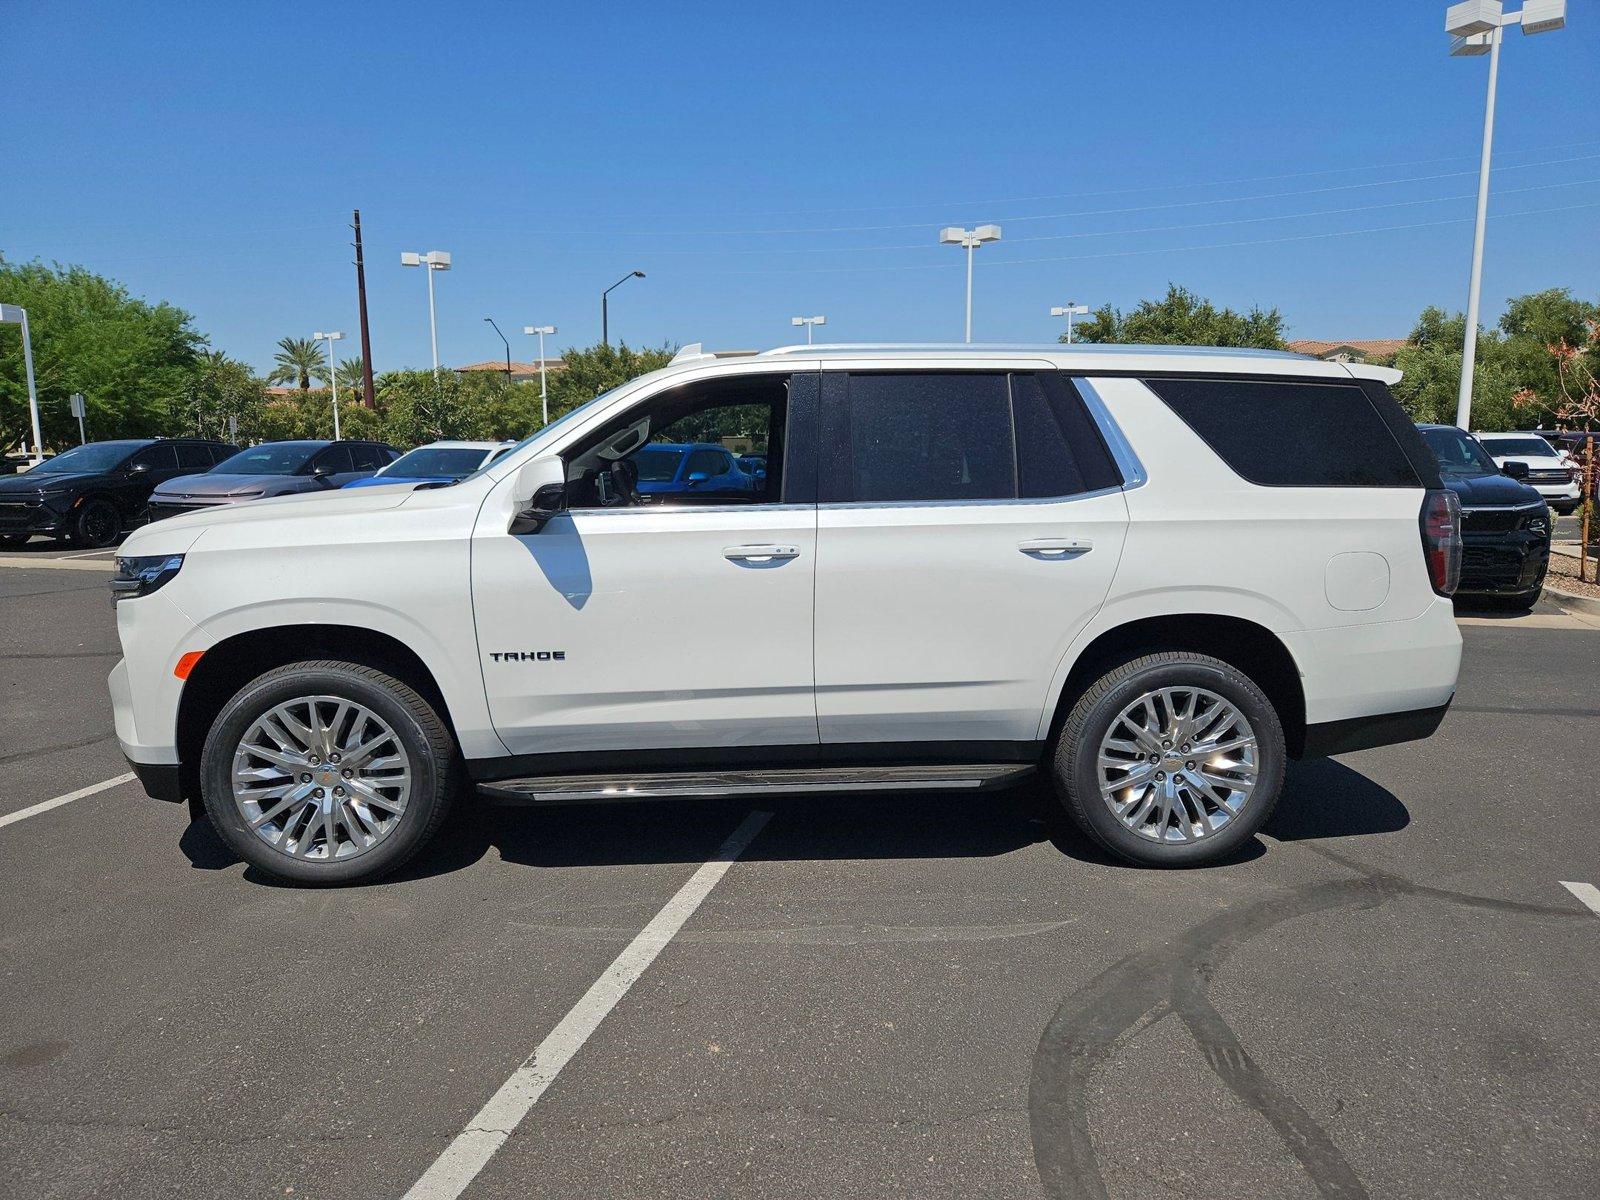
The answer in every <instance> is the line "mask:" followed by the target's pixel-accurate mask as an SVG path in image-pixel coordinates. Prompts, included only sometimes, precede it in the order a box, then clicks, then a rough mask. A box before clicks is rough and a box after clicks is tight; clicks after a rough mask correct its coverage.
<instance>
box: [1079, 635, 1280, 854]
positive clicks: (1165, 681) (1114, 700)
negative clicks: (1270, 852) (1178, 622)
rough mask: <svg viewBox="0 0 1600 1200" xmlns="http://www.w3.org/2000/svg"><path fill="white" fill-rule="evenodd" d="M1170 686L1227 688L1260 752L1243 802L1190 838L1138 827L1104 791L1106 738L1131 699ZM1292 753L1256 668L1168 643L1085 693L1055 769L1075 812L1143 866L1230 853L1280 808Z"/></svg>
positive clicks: (1223, 692)
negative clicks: (1161, 836)
mask: <svg viewBox="0 0 1600 1200" xmlns="http://www.w3.org/2000/svg"><path fill="white" fill-rule="evenodd" d="M1164 687H1198V688H1204V689H1206V690H1207V691H1210V692H1213V693H1215V694H1216V695H1218V696H1221V697H1222V698H1223V699H1224V700H1226V701H1228V703H1230V704H1231V705H1233V707H1234V708H1235V709H1237V710H1238V712H1239V713H1240V714H1242V715H1243V716H1244V718H1245V719H1246V720H1247V721H1248V722H1249V723H1250V726H1251V729H1252V730H1253V732H1254V733H1255V736H1256V743H1257V750H1258V754H1259V762H1258V764H1257V775H1256V782H1255V787H1254V789H1253V790H1252V791H1251V793H1250V795H1249V797H1248V798H1247V799H1246V800H1245V802H1244V805H1243V807H1241V808H1240V809H1239V811H1238V812H1237V813H1235V814H1233V816H1232V817H1231V818H1230V819H1229V820H1228V821H1227V822H1226V824H1224V825H1223V826H1222V827H1221V828H1220V829H1217V830H1215V831H1214V832H1211V833H1208V834H1206V835H1205V836H1203V837H1199V838H1196V839H1195V840H1192V841H1188V842H1180V843H1167V842H1159V841H1155V840H1153V839H1152V838H1150V837H1145V836H1142V835H1141V834H1139V833H1136V832H1135V831H1134V830H1132V829H1130V828H1128V827H1127V826H1125V825H1124V824H1123V823H1122V821H1121V820H1119V819H1118V817H1117V815H1116V813H1114V812H1113V811H1112V809H1111V806H1110V805H1109V804H1108V803H1107V802H1106V801H1105V800H1103V799H1102V798H1101V794H1100V777H1099V765H1098V757H1099V752H1100V744H1101V739H1102V738H1104V737H1105V736H1106V734H1107V731H1108V730H1109V729H1110V727H1111V724H1112V722H1113V721H1115V720H1116V719H1117V717H1118V715H1119V714H1120V713H1122V712H1123V710H1124V709H1126V708H1127V707H1128V706H1129V705H1130V704H1133V703H1134V702H1135V701H1137V700H1138V699H1139V697H1141V696H1143V695H1146V694H1148V693H1151V692H1154V691H1156V690H1158V689H1160V688H1164ZM1286 759H1287V751H1286V750H1285V747H1284V739H1283V723H1282V722H1281V721H1280V720H1279V718H1278V713H1277V710H1276V709H1275V708H1273V706H1272V702H1271V701H1270V700H1268V699H1267V697H1266V694H1265V693H1264V692H1262V690H1261V689H1260V688H1259V687H1257V686H1256V684H1255V682H1254V681H1253V680H1251V679H1250V677H1249V676H1247V675H1246V674H1244V672H1242V671H1240V670H1239V669H1238V668H1236V667H1234V666H1232V665H1230V664H1228V663H1225V662H1223V661H1222V660H1221V659H1217V658H1212V657H1210V656H1209V655H1204V654H1196V653H1191V652H1187V651H1162V652H1160V653H1156V654H1148V655H1145V656H1143V657H1141V658H1136V659H1133V660H1131V661H1128V662H1124V663H1122V664H1120V665H1118V666H1115V667H1113V668H1111V669H1110V670H1108V671H1107V672H1106V673H1105V674H1104V675H1102V676H1101V677H1100V678H1099V679H1098V680H1096V681H1095V682H1094V683H1093V684H1091V685H1090V686H1089V688H1088V689H1087V690H1085V691H1084V692H1083V694H1082V695H1081V696H1079V697H1078V699H1077V701H1076V702H1075V703H1074V704H1073V706H1072V709H1071V711H1070V712H1069V713H1068V715H1067V719H1066V721H1065V722H1064V723H1063V725H1062V727H1061V732H1060V733H1059V734H1058V735H1057V738H1056V746H1055V754H1054V757H1053V762H1052V772H1051V773H1052V776H1053V779H1054V783H1055V791H1056V795H1057V797H1058V798H1059V799H1060V801H1061V804H1062V807H1063V808H1065V809H1066V811H1067V814H1068V815H1069V816H1070V817H1071V818H1072V819H1073V821H1074V822H1075V823H1076V824H1077V826H1078V828H1080V829H1081V830H1083V832H1085V833H1086V834H1088V835H1089V837H1091V838H1092V839H1093V840H1094V841H1095V842H1097V843H1099V844H1100V845H1101V846H1102V847H1104V848H1105V849H1106V850H1107V851H1109V852H1110V853H1112V854H1114V855H1115V856H1117V857H1118V858H1121V859H1124V860H1126V861H1128V862H1131V863H1136V864H1138V865H1140V866H1148V867H1196V866H1205V865H1207V864H1210V863H1214V862H1217V861H1218V860H1220V859H1224V858H1226V857H1227V856H1228V855H1230V854H1231V853H1233V851H1235V850H1237V849H1238V848H1239V846H1241V845H1242V844H1243V843H1245V842H1246V841H1248V840H1249V839H1250V838H1251V837H1253V836H1254V835H1255V833H1256V831H1257V830H1258V829H1260V828H1261V826H1262V825H1263V824H1264V823H1265V822H1266V820H1267V818H1269V817H1270V816H1271V815H1272V810H1273V808H1274V807H1275V806H1276V805H1277V803H1278V796H1279V794H1280V793H1281V792H1282V791H1283V775H1284V764H1285V761H1286Z"/></svg>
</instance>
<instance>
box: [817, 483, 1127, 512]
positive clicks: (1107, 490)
mask: <svg viewBox="0 0 1600 1200" xmlns="http://www.w3.org/2000/svg"><path fill="white" fill-rule="evenodd" d="M1124 490H1125V489H1123V488H1120V487H1104V488H1096V489H1095V490H1094V491H1092V492H1074V493H1072V494H1071V495H1070V496H1001V497H991V498H989V499H986V500H835V501H832V502H830V503H827V504H819V505H817V510H818V511H819V512H832V511H834V510H835V509H850V508H992V507H994V506H996V505H1008V504H1009V505H1017V504H1022V505H1029V506H1038V505H1041V504H1074V503H1076V502H1077V501H1079V500H1095V499H1098V498H1100V497H1101V496H1115V495H1117V494H1118V493H1119V492H1122V491H1124Z"/></svg>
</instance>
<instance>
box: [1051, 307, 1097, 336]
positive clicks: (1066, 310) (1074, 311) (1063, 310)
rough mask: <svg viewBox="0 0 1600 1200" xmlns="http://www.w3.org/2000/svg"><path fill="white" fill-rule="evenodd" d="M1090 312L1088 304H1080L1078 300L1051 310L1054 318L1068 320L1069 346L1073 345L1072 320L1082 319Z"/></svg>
mask: <svg viewBox="0 0 1600 1200" xmlns="http://www.w3.org/2000/svg"><path fill="white" fill-rule="evenodd" d="M1088 311H1089V306H1088V305H1087V304H1079V303H1078V302H1077V301H1076V300H1068V301H1067V302H1066V303H1065V304H1058V305H1056V306H1055V307H1054V308H1052V309H1051V310H1050V315H1051V316H1052V317H1065V318H1066V319H1067V345H1069V346H1070V345H1072V318H1073V317H1081V316H1083V315H1084V314H1085V313H1087V312H1088Z"/></svg>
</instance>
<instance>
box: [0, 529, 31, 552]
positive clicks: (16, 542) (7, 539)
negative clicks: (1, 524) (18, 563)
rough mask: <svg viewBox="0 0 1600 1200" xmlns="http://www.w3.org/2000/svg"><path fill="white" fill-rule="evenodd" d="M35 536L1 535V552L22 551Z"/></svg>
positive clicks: (23, 534)
mask: <svg viewBox="0 0 1600 1200" xmlns="http://www.w3.org/2000/svg"><path fill="white" fill-rule="evenodd" d="M31 536H33V535H32V534H27V533H0V550H20V549H22V547H24V546H26V545H27V544H28V539H29V538H30V537H31Z"/></svg>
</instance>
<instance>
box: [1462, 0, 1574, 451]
mask: <svg viewBox="0 0 1600 1200" xmlns="http://www.w3.org/2000/svg"><path fill="white" fill-rule="evenodd" d="M1566 23H1567V0H1524V3H1523V5H1522V9H1521V11H1520V12H1514V13H1508V12H1505V11H1503V8H1502V5H1501V3H1500V0H1464V3H1461V4H1452V5H1451V6H1450V7H1449V8H1448V9H1446V10H1445V14H1444V29H1445V32H1446V33H1448V34H1450V36H1451V39H1452V40H1451V43H1450V53H1451V54H1452V55H1453V56H1455V57H1457V58H1474V57H1477V56H1478V55H1481V54H1487V55H1488V56H1489V94H1488V97H1487V99H1486V100H1485V101H1484V106H1483V149H1482V152H1481V154H1480V155H1479V159H1478V212H1477V219H1476V220H1475V222H1474V224H1473V228H1472V275H1471V277H1470V279H1469V281H1468V283H1467V328H1466V336H1465V338H1464V339H1463V343H1462V347H1461V389H1460V391H1459V392H1458V393H1457V395H1456V424H1457V425H1458V426H1460V427H1461V428H1462V429H1470V428H1471V426H1472V371H1473V366H1474V359H1475V358H1476V357H1477V353H1478V301H1479V299H1480V298H1481V295H1482V291H1483V227H1484V223H1485V221H1486V220H1487V218H1488V215H1489V154H1490V150H1491V149H1492V148H1493V145H1494V99H1495V89H1496V85H1497V84H1498V83H1499V79H1500V42H1501V32H1502V30H1504V29H1505V27H1506V26H1507V25H1521V26H1522V32H1523V33H1524V34H1532V33H1548V32H1549V31H1550V30H1552V29H1560V28H1561V27H1562V26H1563V25H1565V24H1566Z"/></svg>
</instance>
